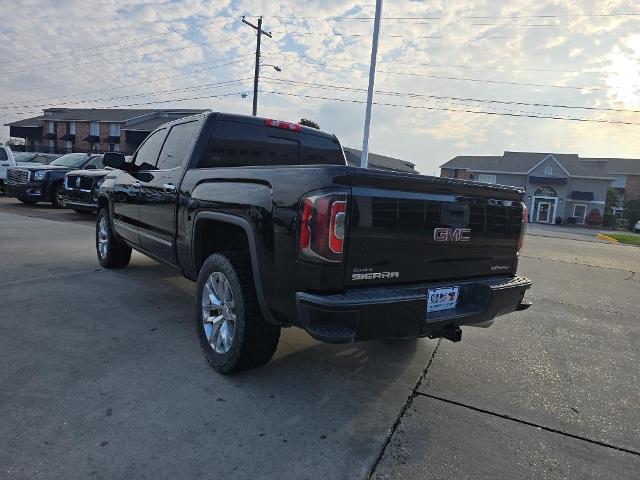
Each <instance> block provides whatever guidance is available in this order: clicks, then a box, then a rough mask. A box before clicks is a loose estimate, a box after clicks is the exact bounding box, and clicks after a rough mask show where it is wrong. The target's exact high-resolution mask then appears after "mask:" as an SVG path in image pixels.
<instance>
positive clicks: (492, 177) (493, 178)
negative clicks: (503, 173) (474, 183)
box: [478, 173, 496, 184]
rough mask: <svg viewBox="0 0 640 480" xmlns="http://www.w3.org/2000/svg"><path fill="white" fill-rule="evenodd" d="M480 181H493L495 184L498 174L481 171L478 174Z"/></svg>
mask: <svg viewBox="0 0 640 480" xmlns="http://www.w3.org/2000/svg"><path fill="white" fill-rule="evenodd" d="M478 181H479V182H480V183H492V184H495V183H496V176H495V175H488V174H485V173H481V174H480V175H478Z"/></svg>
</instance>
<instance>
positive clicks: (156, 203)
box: [139, 120, 198, 264]
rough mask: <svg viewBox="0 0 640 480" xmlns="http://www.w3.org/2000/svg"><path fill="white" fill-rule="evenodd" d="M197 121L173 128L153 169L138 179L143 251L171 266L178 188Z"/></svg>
mask: <svg viewBox="0 0 640 480" xmlns="http://www.w3.org/2000/svg"><path fill="white" fill-rule="evenodd" d="M197 126H198V121H197V120H193V121H190V122H185V123H179V124H175V125H173V126H172V127H171V130H170V131H169V134H168V135H167V139H166V140H165V142H164V145H163V146H162V149H161V151H160V156H159V158H158V163H157V166H156V169H154V170H149V171H148V172H146V175H145V177H144V178H142V177H141V178H140V179H139V181H140V184H141V186H140V193H139V202H140V214H139V215H140V224H139V228H140V230H139V233H140V242H141V244H142V248H144V249H145V250H146V251H148V252H150V253H153V254H154V255H155V256H157V257H159V258H161V259H162V260H164V261H166V262H168V263H171V264H174V263H175V259H174V248H173V246H174V244H175V230H176V214H177V206H178V187H179V185H180V180H181V178H182V173H183V171H184V166H185V165H186V164H187V162H188V160H189V158H188V157H189V154H190V152H191V150H192V144H193V141H194V133H195V131H196V129H197Z"/></svg>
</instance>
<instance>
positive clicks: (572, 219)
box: [567, 217, 576, 225]
mask: <svg viewBox="0 0 640 480" xmlns="http://www.w3.org/2000/svg"><path fill="white" fill-rule="evenodd" d="M575 224H576V217H567V225H575Z"/></svg>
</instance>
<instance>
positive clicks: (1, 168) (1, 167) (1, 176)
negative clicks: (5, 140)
mask: <svg viewBox="0 0 640 480" xmlns="http://www.w3.org/2000/svg"><path fill="white" fill-rule="evenodd" d="M15 165H16V161H15V159H14V158H13V152H12V151H11V149H10V148H9V147H8V146H6V145H0V192H1V193H3V194H4V192H5V184H6V179H7V169H8V168H10V167H15Z"/></svg>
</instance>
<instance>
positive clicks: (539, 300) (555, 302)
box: [527, 295, 628, 316]
mask: <svg viewBox="0 0 640 480" xmlns="http://www.w3.org/2000/svg"><path fill="white" fill-rule="evenodd" d="M527 299H528V300H532V301H534V302H535V303H551V304H553V305H562V306H563V307H572V308H579V309H582V310H592V311H594V312H602V313H609V314H612V315H620V316H628V314H627V313H625V312H620V311H618V310H614V309H612V308H599V307H593V306H585V305H576V304H575V303H569V302H561V301H559V300H549V299H548V298H544V297H538V296H535V295H527Z"/></svg>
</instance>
